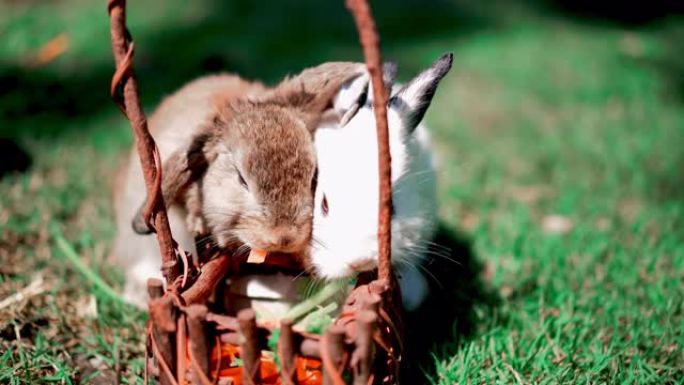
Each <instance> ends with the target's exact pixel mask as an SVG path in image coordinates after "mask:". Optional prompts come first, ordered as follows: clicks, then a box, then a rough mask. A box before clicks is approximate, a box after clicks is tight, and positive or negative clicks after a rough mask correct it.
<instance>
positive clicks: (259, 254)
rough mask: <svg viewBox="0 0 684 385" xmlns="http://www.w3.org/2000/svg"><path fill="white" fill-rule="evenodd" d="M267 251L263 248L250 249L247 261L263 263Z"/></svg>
mask: <svg viewBox="0 0 684 385" xmlns="http://www.w3.org/2000/svg"><path fill="white" fill-rule="evenodd" d="M267 255H268V251H266V250H264V249H252V250H251V251H250V252H249V257H247V263H264V261H265V260H266V256H267Z"/></svg>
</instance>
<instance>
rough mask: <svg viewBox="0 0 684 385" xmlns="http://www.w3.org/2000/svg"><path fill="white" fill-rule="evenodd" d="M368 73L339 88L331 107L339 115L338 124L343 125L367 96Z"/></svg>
mask: <svg viewBox="0 0 684 385" xmlns="http://www.w3.org/2000/svg"><path fill="white" fill-rule="evenodd" d="M368 81H369V78H368V74H365V73H364V74H363V75H360V76H359V77H357V78H356V79H353V80H351V81H349V82H347V83H346V84H344V85H343V86H342V88H340V91H339V92H338V93H337V96H336V97H335V101H334V102H333V108H334V110H335V112H336V113H337V115H338V116H339V117H340V121H339V123H338V125H339V126H340V127H344V126H345V125H346V124H347V123H349V121H350V120H351V118H353V117H354V115H356V113H357V112H358V111H359V108H361V106H363V104H364V103H365V102H366V98H367V96H368Z"/></svg>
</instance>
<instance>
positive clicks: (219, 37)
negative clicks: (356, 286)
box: [0, 0, 684, 384]
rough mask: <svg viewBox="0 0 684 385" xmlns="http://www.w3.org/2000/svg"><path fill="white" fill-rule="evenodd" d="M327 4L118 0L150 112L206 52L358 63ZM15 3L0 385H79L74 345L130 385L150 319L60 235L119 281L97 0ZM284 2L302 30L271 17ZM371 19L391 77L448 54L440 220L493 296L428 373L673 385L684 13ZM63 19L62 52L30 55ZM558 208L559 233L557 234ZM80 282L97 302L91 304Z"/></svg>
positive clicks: (2, 62) (536, 10)
mask: <svg viewBox="0 0 684 385" xmlns="http://www.w3.org/2000/svg"><path fill="white" fill-rule="evenodd" d="M100 3H102V4H100ZM339 3H340V4H336V3H335V2H329V3H326V4H325V5H323V4H319V3H317V2H313V1H308V2H293V3H288V4H285V5H273V7H271V8H268V9H253V8H252V6H251V5H250V4H251V3H249V2H239V1H235V2H218V1H216V2H214V1H211V0H202V1H193V2H182V1H180V0H173V1H165V2H161V1H152V0H145V1H141V2H129V8H130V12H131V15H130V16H131V17H130V22H129V25H130V28H131V31H132V33H133V35H134V37H135V39H136V42H137V49H138V56H137V63H136V65H137V66H138V70H139V77H140V82H141V85H142V93H143V97H144V100H145V103H146V105H147V106H148V108H152V107H153V106H154V105H155V103H156V102H158V100H159V99H160V98H161V96H162V95H163V94H165V93H168V92H170V91H172V90H173V89H174V88H175V87H177V86H179V85H180V84H182V83H183V82H184V81H187V80H189V79H190V78H192V77H193V76H197V75H199V74H202V73H204V72H205V71H206V70H205V69H206V68H213V67H215V66H217V64H216V63H219V64H218V65H221V64H223V65H224V66H225V67H226V68H227V69H231V70H237V71H240V72H241V73H244V74H246V75H248V76H250V77H258V78H263V79H266V80H267V81H274V80H276V79H278V78H279V77H281V76H283V75H284V74H286V73H291V72H295V71H297V70H299V69H301V68H303V67H305V66H307V65H310V64H314V63H317V62H321V61H325V60H332V59H357V58H358V57H359V49H358V47H357V43H356V37H355V35H354V30H353V26H352V24H351V19H350V18H349V17H348V16H347V15H346V14H345V13H344V9H343V6H342V4H341V3H342V2H341V1H340V2H339ZM9 4H10V3H3V4H2V5H0V15H2V16H0V81H1V82H2V83H1V84H0V88H5V90H4V91H2V92H0V136H5V137H10V138H14V139H16V140H17V141H18V142H19V143H20V144H21V145H22V146H24V147H25V148H26V149H27V150H28V151H29V152H30V153H31V155H32V157H33V165H32V167H31V169H30V170H29V171H28V172H27V173H24V174H20V175H11V176H6V177H4V178H3V179H2V180H0V234H1V235H0V301H1V300H2V299H4V298H7V297H9V296H10V295H12V294H13V293H15V292H16V291H17V290H20V289H22V288H24V287H27V286H28V285H29V284H30V283H31V282H32V281H34V279H36V276H38V275H40V276H41V277H42V278H43V281H44V283H43V291H42V292H41V293H40V294H38V295H35V296H33V297H31V298H30V299H28V300H24V301H21V302H18V303H15V304H13V305H12V306H9V307H7V308H3V309H0V383H11V384H34V383H41V382H45V383H48V382H50V383H53V382H56V383H65V384H67V383H78V382H87V380H88V378H89V377H88V376H91V375H89V374H83V373H82V372H81V370H80V369H79V366H78V365H77V361H78V360H79V358H80V357H86V358H89V359H92V358H97V359H99V360H100V361H101V362H102V363H103V366H102V367H103V368H111V367H113V366H114V364H115V361H116V360H117V358H115V357H116V356H117V355H118V360H119V361H120V362H122V363H123V373H122V376H123V379H122V380H123V383H141V380H140V375H141V373H142V359H141V353H142V351H143V338H142V337H143V334H144V326H145V325H144V319H145V315H144V314H142V313H138V312H134V311H131V310H130V309H129V308H128V307H125V306H123V305H121V304H120V303H118V302H117V301H116V300H113V299H112V297H111V295H108V294H107V293H106V292H102V291H101V290H99V289H98V288H97V287H92V286H91V285H90V283H88V281H86V280H84V278H83V277H82V276H81V275H79V273H78V271H77V270H76V269H74V268H73V267H72V265H70V264H68V263H67V262H65V259H64V258H63V255H62V254H60V251H59V248H58V247H57V245H56V244H55V242H54V240H53V239H52V237H51V232H50V227H51V226H54V225H55V224H57V225H59V226H60V228H61V229H62V231H63V232H64V234H65V237H66V238H67V239H68V241H69V243H70V244H72V245H74V246H75V248H76V250H77V251H78V253H79V254H80V255H81V256H82V257H83V259H84V262H85V263H86V264H87V265H88V266H89V267H90V268H91V269H93V270H94V271H95V272H96V273H98V274H99V276H100V277H101V278H102V279H103V280H104V281H106V282H107V283H108V284H109V285H112V286H113V287H115V288H120V287H121V283H122V275H121V272H120V271H117V270H116V269H112V267H111V265H110V264H109V263H108V261H107V258H106V256H107V248H108V245H109V242H110V241H111V238H112V235H113V231H114V229H113V221H112V212H111V207H110V201H109V199H110V198H109V188H110V185H111V181H112V175H113V173H114V170H115V169H116V166H117V164H118V161H119V159H120V156H121V154H122V153H123V152H124V151H125V150H126V148H128V146H129V145H130V142H131V139H130V134H129V131H128V126H127V123H126V121H125V120H124V119H123V118H122V116H120V114H119V113H118V111H117V110H116V108H115V107H114V105H113V103H111V101H110V100H109V99H108V96H107V90H108V78H109V76H110V75H111V72H112V64H111V63H112V60H111V57H110V55H111V53H110V48H109V41H108V29H107V28H108V27H107V19H106V12H105V9H104V8H105V7H104V3H103V2H92V1H86V0H66V1H55V2H47V1H45V2H26V4H25V3H23V2H13V3H11V4H13V5H9ZM226 4H234V5H226ZM287 6H291V7H295V8H296V9H297V10H296V12H297V14H298V15H299V16H298V22H297V23H295V24H296V25H293V23H292V20H289V19H287V18H285V19H287V20H284V19H283V17H282V15H283V14H284V12H286V11H285V9H286V7H287ZM320 8H324V9H323V11H324V13H325V14H329V15H333V16H335V17H330V18H328V19H326V18H322V17H320V16H318V15H319V13H318V12H321V10H320ZM237 13H241V14H240V16H236V14H237ZM376 13H377V14H378V17H379V19H380V20H379V25H380V28H381V32H382V33H383V42H384V48H385V55H386V56H387V57H390V58H392V59H394V60H396V61H397V62H398V63H399V64H400V76H401V77H403V78H407V77H409V76H411V75H413V74H414V73H415V72H416V71H417V70H419V69H420V68H422V67H424V66H426V65H428V64H429V63H430V62H432V61H433V60H434V59H435V58H436V57H438V56H439V55H440V54H441V53H443V52H445V51H453V52H454V53H455V57H456V60H455V65H454V69H453V70H452V74H450V75H449V77H448V78H447V79H446V80H445V81H444V82H443V84H442V85H441V87H440V90H439V91H438V94H437V96H436V98H435V101H434V103H433V106H432V107H431V112H430V113H428V116H427V120H428V123H429V125H430V127H431V129H432V131H433V134H434V136H435V138H436V142H437V143H438V150H439V155H440V158H441V172H440V191H441V198H442V217H443V219H444V221H445V222H446V223H447V225H448V226H449V228H450V229H452V230H453V231H457V232H459V233H460V234H463V235H464V236H465V238H466V239H467V240H468V242H469V244H470V246H471V249H472V254H473V256H474V258H475V259H476V260H477V262H479V263H480V264H481V265H482V266H483V269H482V270H481V271H479V272H477V274H478V277H474V278H477V279H478V280H479V281H481V282H482V285H484V290H486V291H490V292H492V293H494V295H495V297H497V298H498V300H497V301H492V302H491V303H490V302H487V303H475V304H474V306H473V309H472V313H473V314H474V320H473V322H474V325H475V326H474V329H473V330H472V332H471V333H469V334H467V335H459V336H455V337H454V339H453V341H445V343H444V344H442V346H439V347H437V348H435V350H434V360H435V364H436V369H435V370H434V371H433V372H432V373H431V378H432V379H433V380H434V382H436V383H440V384H454V383H459V384H480V383H501V384H508V383H525V384H527V383H540V384H556V383H567V384H617V383H624V384H682V383H684V313H683V309H682V307H683V306H684V305H683V304H684V245H683V243H684V236H683V235H684V232H683V231H682V229H683V228H684V223H683V222H684V220H683V218H684V173H682V170H683V169H684V151H683V150H682V149H681V148H682V143H684V107H683V106H684V104H683V103H684V99H683V97H684V95H682V92H681V91H682V90H681V87H682V84H683V83H682V74H683V72H682V71H684V61H683V60H682V56H677V55H682V50H681V43H678V42H681V41H683V40H682V39H683V38H684V27H683V25H684V23H682V19H674V18H670V19H666V20H664V21H661V22H660V23H656V24H653V25H649V26H646V27H641V28H630V29H628V28H625V27H620V26H618V25H616V24H609V23H598V22H594V21H592V20H584V19H578V18H570V17H566V16H563V15H560V14H558V13H555V12H553V11H552V10H549V9H544V8H540V7H535V6H531V5H517V6H514V5H512V4H511V5H507V3H506V2H504V3H502V4H499V7H498V8H494V9H488V8H485V7H484V6H478V5H467V2H466V4H462V3H459V4H457V5H454V4H452V3H450V2H447V1H444V2H436V3H434V4H433V5H430V6H421V5H420V3H419V2H413V1H411V2H405V3H403V2H402V3H401V4H389V3H388V2H380V3H378V4H377V6H376ZM407 20H411V21H412V24H411V25H409V26H404V24H405V23H406V21H407ZM311 31H319V32H318V33H311ZM63 32H66V33H67V34H68V36H69V39H70V46H69V49H68V51H67V52H66V53H65V54H64V55H63V56H62V57H60V58H58V59H57V60H56V61H55V62H53V63H50V64H49V65H47V66H44V67H40V68H30V67H29V66H27V64H26V63H27V62H29V61H30V58H31V57H32V55H33V54H34V53H35V52H36V51H37V50H38V49H39V48H40V47H41V46H42V45H43V44H45V43H46V42H47V41H48V40H50V39H51V38H53V37H55V36H56V35H58V34H60V33H63ZM7 90H9V91H7ZM553 217H560V218H562V219H563V220H564V221H565V223H566V224H567V223H569V224H571V226H570V228H569V229H567V228H566V229H564V231H561V232H559V233H553V232H551V231H549V228H547V227H548V226H545V225H544V224H545V222H548V220H549V218H553ZM468 294H469V293H463V294H462V295H464V296H467V295H468ZM91 296H95V298H96V300H97V313H96V314H92V313H88V312H85V311H84V310H83V309H86V308H87V306H86V304H88V303H89V301H90V300H91ZM117 352H118V353H117Z"/></svg>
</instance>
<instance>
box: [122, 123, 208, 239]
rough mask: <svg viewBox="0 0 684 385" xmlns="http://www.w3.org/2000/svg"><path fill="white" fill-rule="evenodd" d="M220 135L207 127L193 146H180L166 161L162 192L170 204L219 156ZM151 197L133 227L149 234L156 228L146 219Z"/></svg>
mask: <svg viewBox="0 0 684 385" xmlns="http://www.w3.org/2000/svg"><path fill="white" fill-rule="evenodd" d="M216 138H217V136H216V135H215V134H213V131H210V130H204V131H203V132H201V133H199V134H197V135H196V136H194V137H193V138H192V140H191V141H190V144H189V146H187V147H184V148H180V149H178V150H176V151H175V152H174V153H173V154H171V156H169V158H168V159H167V160H166V161H165V162H164V163H163V165H162V183H161V188H162V195H163V197H164V203H165V205H166V208H169V206H171V204H173V203H174V202H176V201H177V200H178V199H180V197H181V196H182V195H183V194H184V192H185V191H186V190H187V188H188V187H189V186H190V185H191V184H192V183H193V182H195V181H196V180H197V179H198V178H200V177H201V176H202V175H203V174H204V172H205V171H206V169H207V166H208V165H209V163H210V162H212V161H213V160H214V159H215V158H216V143H217V140H216ZM146 204H147V200H146V201H145V202H143V203H142V205H141V206H140V209H138V211H137V213H136V214H135V216H134V217H133V221H132V226H133V230H134V231H135V232H136V233H138V234H149V233H151V232H152V230H151V229H150V228H149V227H148V226H147V223H145V218H144V211H145V206H146Z"/></svg>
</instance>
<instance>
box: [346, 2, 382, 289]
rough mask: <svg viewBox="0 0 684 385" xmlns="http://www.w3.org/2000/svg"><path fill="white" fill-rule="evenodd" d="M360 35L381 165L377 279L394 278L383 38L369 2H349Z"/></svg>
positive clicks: (379, 163)
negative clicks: (376, 25)
mask: <svg viewBox="0 0 684 385" xmlns="http://www.w3.org/2000/svg"><path fill="white" fill-rule="evenodd" d="M347 8H348V9H349V11H350V12H351V13H352V16H354V21H356V28H357V30H358V32H359V38H360V40H361V46H362V47H363V56H364V57H365V60H366V67H368V72H369V73H370V77H371V82H372V84H373V111H374V112H375V121H376V128H377V132H378V166H379V168H380V169H379V171H380V207H379V215H378V278H380V279H381V280H384V281H386V282H388V283H389V282H391V278H392V256H391V245H392V233H391V230H392V223H391V220H392V166H391V165H392V160H391V156H390V150H389V132H388V129H387V98H388V96H387V89H385V84H384V81H383V79H382V58H381V56H380V37H379V36H378V31H377V30H376V28H375V21H374V20H373V15H372V14H371V9H370V6H369V5H368V2H367V1H366V0H347Z"/></svg>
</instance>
